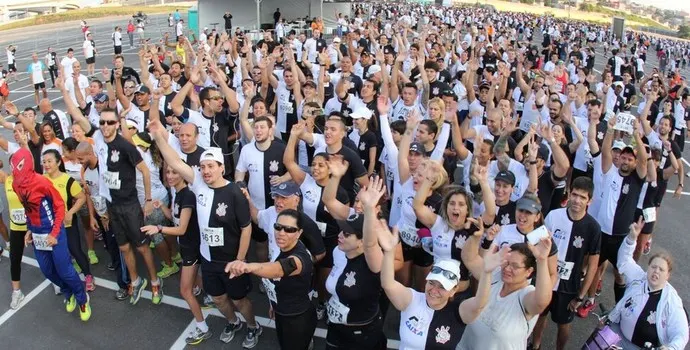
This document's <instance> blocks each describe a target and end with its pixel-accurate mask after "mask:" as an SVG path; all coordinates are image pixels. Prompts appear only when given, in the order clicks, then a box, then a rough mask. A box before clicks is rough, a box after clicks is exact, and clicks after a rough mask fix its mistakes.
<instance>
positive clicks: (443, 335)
mask: <svg viewBox="0 0 690 350" xmlns="http://www.w3.org/2000/svg"><path fill="white" fill-rule="evenodd" d="M449 331H450V326H441V327H438V328H436V342H437V343H439V344H445V343H447V342H448V341H449V340H450V332H449Z"/></svg>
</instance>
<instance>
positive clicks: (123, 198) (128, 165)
mask: <svg viewBox="0 0 690 350" xmlns="http://www.w3.org/2000/svg"><path fill="white" fill-rule="evenodd" d="M106 145H107V147H108V154H107V155H106V157H107V163H106V166H107V169H108V170H107V173H106V174H101V176H102V178H103V180H104V183H105V184H106V186H107V187H108V189H109V190H110V197H111V199H112V202H111V203H112V204H113V205H129V204H136V205H137V206H138V205H139V200H138V198H139V197H138V196H137V188H136V186H134V184H135V183H136V181H137V168H136V167H137V165H138V164H139V163H141V162H142V161H143V159H142V158H141V154H140V153H139V151H138V150H137V147H136V146H134V145H133V144H131V143H129V142H128V141H127V140H125V138H124V137H122V136H121V135H120V134H118V135H116V136H115V139H113V141H112V142H109V143H106Z"/></svg>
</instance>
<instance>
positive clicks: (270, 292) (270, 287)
mask: <svg viewBox="0 0 690 350" xmlns="http://www.w3.org/2000/svg"><path fill="white" fill-rule="evenodd" d="M261 283H263V284H264V289H266V296H268V300H270V301H271V302H272V303H276V304H278V296H277V295H276V285H275V284H273V283H271V281H269V280H267V279H265V278H262V279H261Z"/></svg>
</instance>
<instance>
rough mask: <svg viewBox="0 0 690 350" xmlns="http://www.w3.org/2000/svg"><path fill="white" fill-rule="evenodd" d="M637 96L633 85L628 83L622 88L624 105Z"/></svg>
mask: <svg viewBox="0 0 690 350" xmlns="http://www.w3.org/2000/svg"><path fill="white" fill-rule="evenodd" d="M635 95H637V89H635V85H634V84H633V83H628V84H627V85H625V86H624V87H623V98H625V103H630V100H631V99H632V98H633V96H635Z"/></svg>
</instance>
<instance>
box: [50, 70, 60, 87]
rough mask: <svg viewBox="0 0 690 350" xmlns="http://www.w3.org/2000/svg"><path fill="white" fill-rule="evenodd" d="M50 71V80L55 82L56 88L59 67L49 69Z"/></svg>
mask: <svg viewBox="0 0 690 350" xmlns="http://www.w3.org/2000/svg"><path fill="white" fill-rule="evenodd" d="M48 71H49V72H50V80H51V81H52V82H53V86H55V78H57V77H58V69H57V66H50V67H48Z"/></svg>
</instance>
